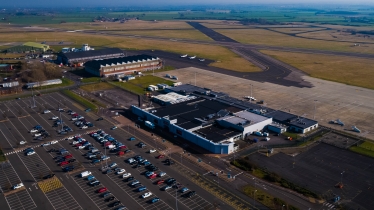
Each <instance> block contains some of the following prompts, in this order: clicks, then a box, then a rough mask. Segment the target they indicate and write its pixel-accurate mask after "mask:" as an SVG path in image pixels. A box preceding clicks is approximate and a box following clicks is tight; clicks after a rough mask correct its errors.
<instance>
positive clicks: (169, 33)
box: [110, 29, 212, 41]
mask: <svg viewBox="0 0 374 210" xmlns="http://www.w3.org/2000/svg"><path fill="white" fill-rule="evenodd" d="M110 33H113V34H125V35H141V36H155V37H165V38H178V39H193V40H204V41H212V39H211V38H209V37H208V36H206V35H205V34H203V33H201V32H199V31H198V30H195V29H189V30H165V29H163V30H160V29H158V30H131V31H126V30H123V31H115V32H110Z"/></svg>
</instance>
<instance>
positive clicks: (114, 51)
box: [61, 48, 123, 59]
mask: <svg viewBox="0 0 374 210" xmlns="http://www.w3.org/2000/svg"><path fill="white" fill-rule="evenodd" d="M61 54H62V55H64V56H65V57H66V58H67V59H76V58H87V57H100V56H106V55H114V54H123V51H122V50H121V49H119V48H105V49H100V50H89V51H79V52H66V53H61Z"/></svg>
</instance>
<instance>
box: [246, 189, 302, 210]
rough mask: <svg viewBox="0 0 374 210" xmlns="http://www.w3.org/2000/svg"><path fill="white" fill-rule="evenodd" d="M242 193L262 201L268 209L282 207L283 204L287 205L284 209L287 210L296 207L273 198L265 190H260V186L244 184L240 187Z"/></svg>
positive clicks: (295, 209) (294, 209) (293, 209)
mask: <svg viewBox="0 0 374 210" xmlns="http://www.w3.org/2000/svg"><path fill="white" fill-rule="evenodd" d="M242 191H243V193H244V194H246V195H247V196H248V197H251V198H252V199H253V198H254V199H255V200H256V201H257V202H260V203H262V204H263V205H264V206H267V207H269V208H270V209H279V208H282V206H283V205H285V206H287V208H285V209H289V210H297V209H298V208H296V207H294V206H292V205H288V204H287V203H286V202H284V201H283V200H281V199H279V198H275V197H273V196H271V195H270V194H268V193H267V192H265V191H263V190H261V189H260V188H258V187H257V188H255V187H252V186H250V185H246V186H244V187H243V188H242Z"/></svg>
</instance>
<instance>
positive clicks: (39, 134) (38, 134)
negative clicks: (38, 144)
mask: <svg viewBox="0 0 374 210" xmlns="http://www.w3.org/2000/svg"><path fill="white" fill-rule="evenodd" d="M41 135H42V134H41V133H36V134H34V136H35V137H37V136H41Z"/></svg>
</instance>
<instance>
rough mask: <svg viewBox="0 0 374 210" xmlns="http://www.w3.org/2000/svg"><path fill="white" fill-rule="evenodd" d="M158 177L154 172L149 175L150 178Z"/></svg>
mask: <svg viewBox="0 0 374 210" xmlns="http://www.w3.org/2000/svg"><path fill="white" fill-rule="evenodd" d="M156 177H157V174H152V175H150V176H149V178H150V179H154V178H156Z"/></svg>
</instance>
